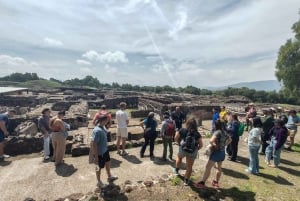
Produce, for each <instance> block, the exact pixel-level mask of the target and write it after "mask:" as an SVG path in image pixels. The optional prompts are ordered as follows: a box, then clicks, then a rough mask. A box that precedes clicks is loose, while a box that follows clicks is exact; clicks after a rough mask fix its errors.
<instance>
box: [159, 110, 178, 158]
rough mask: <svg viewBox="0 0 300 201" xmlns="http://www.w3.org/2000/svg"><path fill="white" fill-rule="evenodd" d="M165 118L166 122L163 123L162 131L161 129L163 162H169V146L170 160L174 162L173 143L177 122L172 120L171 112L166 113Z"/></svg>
mask: <svg viewBox="0 0 300 201" xmlns="http://www.w3.org/2000/svg"><path fill="white" fill-rule="evenodd" d="M163 118H164V120H163V122H162V125H161V129H160V135H161V136H162V140H163V145H164V149H163V156H162V160H163V161H166V160H167V150H168V146H169V159H170V160H173V146H172V142H173V138H174V136H175V133H176V125H175V122H174V121H173V120H172V119H170V114H169V112H165V113H164V115H163Z"/></svg>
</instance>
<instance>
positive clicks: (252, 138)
mask: <svg viewBox="0 0 300 201" xmlns="http://www.w3.org/2000/svg"><path fill="white" fill-rule="evenodd" d="M261 126H262V122H261V119H260V118H259V117H255V118H253V128H252V129H251V130H250V132H249V136H248V146H249V154H250V161H249V167H248V168H247V169H246V172H248V173H251V174H258V173H259V158H258V151H259V148H260V145H261V135H262V132H263V131H262V129H261Z"/></svg>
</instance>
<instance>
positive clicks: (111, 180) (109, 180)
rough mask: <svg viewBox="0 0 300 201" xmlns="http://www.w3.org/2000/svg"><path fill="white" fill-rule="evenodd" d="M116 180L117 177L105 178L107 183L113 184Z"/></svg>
mask: <svg viewBox="0 0 300 201" xmlns="http://www.w3.org/2000/svg"><path fill="white" fill-rule="evenodd" d="M117 179H118V177H117V176H110V177H108V178H107V181H108V182H113V181H115V180H117Z"/></svg>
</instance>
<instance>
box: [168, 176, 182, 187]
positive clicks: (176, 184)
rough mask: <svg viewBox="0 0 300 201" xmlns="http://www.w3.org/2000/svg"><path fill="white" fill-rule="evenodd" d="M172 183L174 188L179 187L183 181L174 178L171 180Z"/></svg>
mask: <svg viewBox="0 0 300 201" xmlns="http://www.w3.org/2000/svg"><path fill="white" fill-rule="evenodd" d="M170 182H171V184H172V185H173V186H178V185H179V184H180V183H181V179H180V178H179V177H173V178H171V179H170Z"/></svg>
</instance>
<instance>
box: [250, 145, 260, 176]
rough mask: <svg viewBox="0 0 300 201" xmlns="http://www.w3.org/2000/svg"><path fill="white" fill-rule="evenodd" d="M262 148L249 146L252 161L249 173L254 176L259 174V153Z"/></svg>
mask: <svg viewBox="0 0 300 201" xmlns="http://www.w3.org/2000/svg"><path fill="white" fill-rule="evenodd" d="M259 148H260V146H249V153H250V161H249V167H248V171H249V172H250V173H252V174H257V173H259V159H258V151H259Z"/></svg>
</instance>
